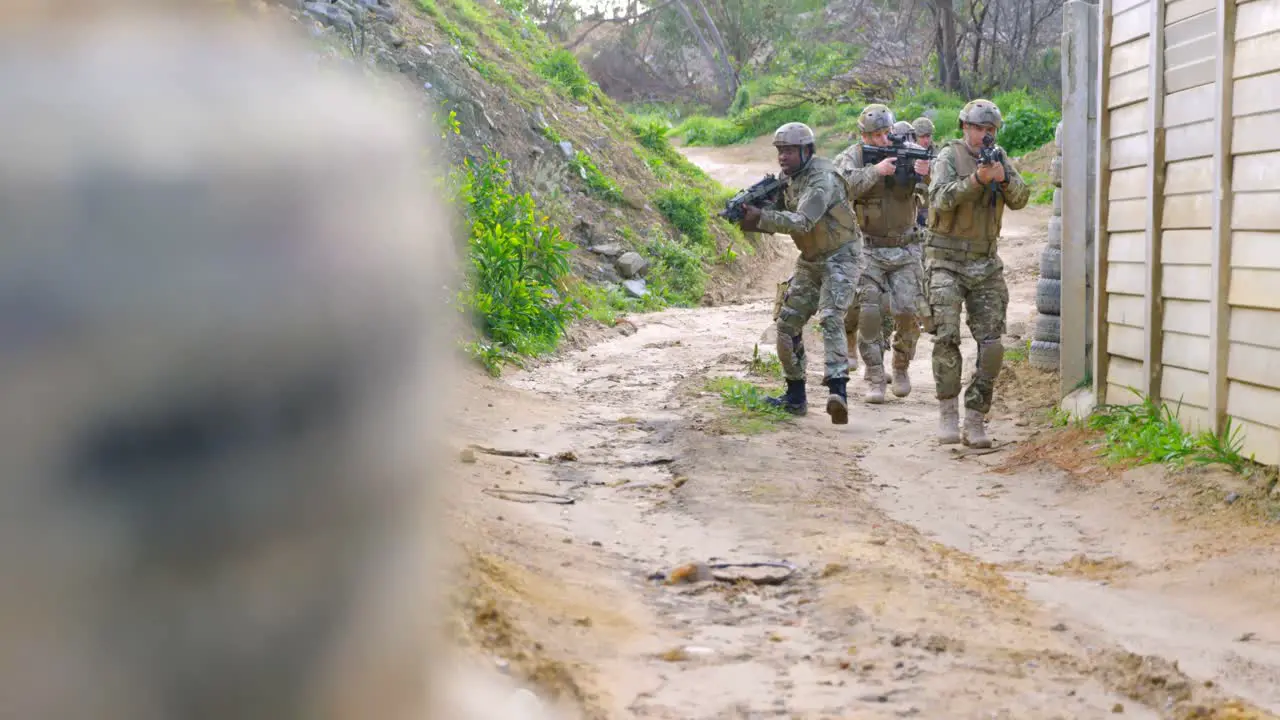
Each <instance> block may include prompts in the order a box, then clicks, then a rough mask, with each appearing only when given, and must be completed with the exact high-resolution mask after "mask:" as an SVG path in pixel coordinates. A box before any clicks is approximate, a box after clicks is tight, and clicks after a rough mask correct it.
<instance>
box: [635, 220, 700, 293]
mask: <svg viewBox="0 0 1280 720" xmlns="http://www.w3.org/2000/svg"><path fill="white" fill-rule="evenodd" d="M640 254H641V255H643V256H645V257H646V258H647V259H648V260H649V263H650V267H649V272H648V275H647V281H648V283H647V284H648V288H649V291H650V292H651V293H653V294H654V295H656V296H657V298H658V299H659V300H661V301H662V302H663V303H665V304H668V305H675V306H678V307H692V306H695V305H697V304H698V303H699V302H701V301H702V294H703V293H704V292H705V291H706V286H707V271H706V269H705V268H704V267H703V263H702V261H703V257H704V252H703V251H702V250H701V249H700V248H697V247H691V246H689V245H686V244H684V243H681V242H679V241H677V240H672V239H670V238H668V237H666V236H665V235H663V234H662V233H655V234H654V235H653V237H651V238H650V240H649V242H647V243H645V244H644V245H643V246H641V248H640Z"/></svg>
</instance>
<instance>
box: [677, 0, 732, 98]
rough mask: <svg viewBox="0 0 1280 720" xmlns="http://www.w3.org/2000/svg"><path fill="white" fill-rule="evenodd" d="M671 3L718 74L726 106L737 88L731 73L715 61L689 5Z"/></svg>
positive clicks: (714, 55)
mask: <svg viewBox="0 0 1280 720" xmlns="http://www.w3.org/2000/svg"><path fill="white" fill-rule="evenodd" d="M673 5H675V8H676V12H678V13H680V17H681V18H683V19H684V22H685V25H687V26H688V27H689V32H691V33H693V37H694V39H695V40H697V41H698V48H699V49H701V50H702V55H703V57H705V58H706V60H707V63H708V64H710V65H711V69H712V70H713V71H715V72H716V74H717V75H719V76H720V82H721V85H720V92H721V95H722V99H723V102H724V107H728V106H729V104H730V103H732V102H733V94H734V93H735V92H737V88H734V87H733V84H734V81H733V76H732V73H729V74H726V73H725V67H724V65H722V64H720V63H719V62H717V60H716V52H715V50H713V49H712V48H711V43H710V42H708V41H707V36H706V35H705V34H704V33H703V32H702V28H700V27H698V23H697V21H696V20H694V19H693V14H692V13H690V12H689V6H687V5H685V4H684V0H675V2H674V3H673ZM731 88H732V89H731Z"/></svg>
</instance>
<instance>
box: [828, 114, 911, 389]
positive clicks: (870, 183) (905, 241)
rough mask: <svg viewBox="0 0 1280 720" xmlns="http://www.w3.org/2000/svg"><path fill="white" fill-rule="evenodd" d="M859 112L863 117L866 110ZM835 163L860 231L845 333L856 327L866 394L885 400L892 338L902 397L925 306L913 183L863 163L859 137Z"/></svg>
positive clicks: (908, 384)
mask: <svg viewBox="0 0 1280 720" xmlns="http://www.w3.org/2000/svg"><path fill="white" fill-rule="evenodd" d="M878 107H882V106H876V105H872V106H869V108H868V110H874V109H875V108H878ZM886 110H887V109H886ZM863 114H864V117H865V116H867V115H868V112H867V111H864V113H863ZM867 126H868V127H874V126H872V125H867ZM876 129H878V128H876ZM909 145H910V146H911V147H918V146H916V145H914V144H913V143H909ZM835 165H836V168H837V169H838V170H839V171H840V173H841V174H842V175H844V177H845V180H846V182H847V183H848V184H849V197H850V200H851V201H852V203H853V206H854V210H855V212H856V214H857V218H858V226H859V228H860V229H861V231H862V236H863V249H862V263H861V268H860V270H861V274H860V276H859V279H858V308H857V310H856V311H854V310H852V309H851V310H850V312H849V313H848V314H847V315H846V316H845V327H846V332H848V331H849V330H852V329H854V328H856V329H857V331H858V350H859V352H860V354H861V355H862V360H863V362H864V363H865V364H866V367H867V380H868V383H869V384H870V389H869V392H868V394H867V396H866V399H867V401H868V402H872V403H880V402H883V401H884V386H885V377H884V353H885V348H886V346H888V344H889V340H890V338H891V337H892V339H893V351H894V353H893V370H894V394H895V395H897V396H898V397H905V396H906V395H908V394H909V393H910V392H911V384H910V381H909V379H908V374H907V373H908V366H909V365H910V363H911V360H912V358H914V357H915V352H916V343H917V341H918V340H919V338H920V316H921V315H922V314H924V313H925V312H927V310H928V308H927V307H926V305H925V302H924V267H923V265H922V262H921V260H922V250H921V247H920V245H919V243H918V239H919V236H918V234H917V233H916V230H915V219H916V207H917V203H918V200H917V196H916V187H915V186H914V185H912V186H908V187H901V186H897V185H892V184H890V183H891V182H892V180H889V181H886V178H885V177H883V176H881V175H880V174H878V173H877V172H876V171H875V168H874V167H871V166H864V165H863V162H862V143H861V142H860V141H859V142H856V143H854V144H853V145H852V146H850V147H849V148H848V149H846V150H845V151H844V152H842V153H840V154H839V155H837V156H836V159H835ZM895 330H896V332H895Z"/></svg>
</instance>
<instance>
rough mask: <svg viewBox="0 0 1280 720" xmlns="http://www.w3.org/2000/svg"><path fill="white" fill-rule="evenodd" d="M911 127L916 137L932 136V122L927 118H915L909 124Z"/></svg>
mask: <svg viewBox="0 0 1280 720" xmlns="http://www.w3.org/2000/svg"><path fill="white" fill-rule="evenodd" d="M911 126H912V127H913V128H915V131H916V135H917V136H919V135H932V134H933V121H932V120H930V119H929V118H927V117H918V118H916V119H915V121H914V122H912V123H911Z"/></svg>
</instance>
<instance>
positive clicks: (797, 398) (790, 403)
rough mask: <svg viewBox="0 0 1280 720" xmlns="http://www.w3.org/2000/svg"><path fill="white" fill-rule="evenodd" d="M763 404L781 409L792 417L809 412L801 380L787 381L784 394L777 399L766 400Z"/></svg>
mask: <svg viewBox="0 0 1280 720" xmlns="http://www.w3.org/2000/svg"><path fill="white" fill-rule="evenodd" d="M765 402H767V403H769V404H770V405H772V406H774V407H777V408H782V409H783V410H786V411H787V412H789V413H791V414H792V415H804V414H805V413H807V412H809V402H808V400H807V399H805V396H804V381H803V380H788V381H787V391H786V392H785V393H783V394H782V395H781V396H779V397H771V398H766V399H765Z"/></svg>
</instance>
